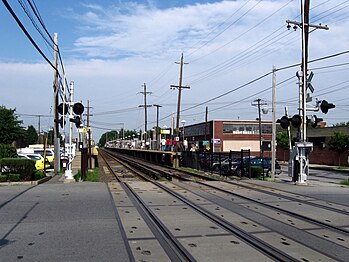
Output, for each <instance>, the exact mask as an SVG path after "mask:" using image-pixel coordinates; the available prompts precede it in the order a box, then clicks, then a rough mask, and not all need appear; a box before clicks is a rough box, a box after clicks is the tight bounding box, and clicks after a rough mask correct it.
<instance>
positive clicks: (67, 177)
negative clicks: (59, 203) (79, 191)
mask: <svg viewBox="0 0 349 262" xmlns="http://www.w3.org/2000/svg"><path fill="white" fill-rule="evenodd" d="M73 182H75V179H74V177H73V173H72V171H71V170H65V173H64V183H73Z"/></svg>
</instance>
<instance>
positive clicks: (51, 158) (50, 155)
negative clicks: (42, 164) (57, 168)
mask: <svg viewBox="0 0 349 262" xmlns="http://www.w3.org/2000/svg"><path fill="white" fill-rule="evenodd" d="M34 154H40V155H41V156H42V157H44V149H34ZM46 159H47V160H48V162H49V163H50V167H53V166H54V161H55V155H54V153H53V150H52V149H46Z"/></svg>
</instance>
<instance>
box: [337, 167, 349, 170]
mask: <svg viewBox="0 0 349 262" xmlns="http://www.w3.org/2000/svg"><path fill="white" fill-rule="evenodd" d="M337 170H348V167H347V166H339V167H337Z"/></svg>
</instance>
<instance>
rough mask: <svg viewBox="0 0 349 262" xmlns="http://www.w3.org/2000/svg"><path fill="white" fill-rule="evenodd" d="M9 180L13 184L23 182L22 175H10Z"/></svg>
mask: <svg viewBox="0 0 349 262" xmlns="http://www.w3.org/2000/svg"><path fill="white" fill-rule="evenodd" d="M8 180H10V181H11V182H18V181H20V180H21V175H20V174H8Z"/></svg>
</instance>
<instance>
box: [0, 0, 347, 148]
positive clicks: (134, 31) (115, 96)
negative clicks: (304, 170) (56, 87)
mask: <svg viewBox="0 0 349 262" xmlns="http://www.w3.org/2000/svg"><path fill="white" fill-rule="evenodd" d="M3 2H4V1H2V3H0V30H1V35H2V37H1V39H2V40H1V42H0V47H1V48H0V90H1V96H0V105H3V106H5V107H6V108H11V109H16V113H17V114H18V116H19V119H20V120H22V121H23V126H24V127H27V126H28V125H33V126H34V127H35V128H38V125H39V124H38V123H39V119H40V129H41V131H47V130H49V129H50V128H52V126H53V97H54V93H53V77H54V70H53V68H52V67H51V65H50V64H49V63H48V62H47V61H46V60H45V59H44V57H43V56H42V55H41V54H40V53H39V52H38V51H37V50H36V49H35V47H34V46H33V45H32V43H31V42H30V41H29V40H28V37H27V36H26V35H25V34H24V33H23V31H22V30H21V28H20V27H19V26H18V24H17V23H16V21H15V19H14V18H13V17H12V16H11V14H10V12H9V11H8V10H7V9H6V7H5V5H4V3H3ZM5 2H6V1H5ZM8 2H9V5H10V6H11V8H12V9H13V12H14V13H15V14H16V16H17V17H18V19H19V20H20V21H21V23H22V24H23V25H24V27H25V28H26V30H27V31H28V32H29V35H30V36H31V37H32V39H33V40H34V41H35V43H36V44H37V46H38V47H39V48H40V50H41V51H42V53H43V54H44V55H45V57H46V58H48V60H49V61H50V62H51V63H53V49H52V41H51V39H50V38H53V34H54V33H55V32H56V33H57V34H58V46H59V50H60V55H61V58H62V64H63V66H64V72H65V75H66V80H67V83H68V84H69V83H71V82H72V81H73V82H74V88H75V90H74V98H75V99H74V100H75V101H77V102H78V101H81V102H82V103H83V104H84V105H85V107H86V106H87V101H88V100H89V103H90V114H91V127H92V135H93V137H94V139H95V140H96V141H97V142H98V140H99V138H100V136H101V134H103V133H105V132H107V131H110V130H120V129H121V128H123V127H124V128H125V129H128V130H133V129H135V130H137V131H138V130H140V129H142V130H144V107H140V106H142V105H144V95H143V94H142V93H141V92H143V91H144V84H145V85H146V87H147V92H150V93H149V94H148V95H147V97H146V99H147V104H148V105H153V104H158V105H161V106H162V107H161V108H160V110H159V112H160V121H159V126H160V127H163V126H165V125H166V126H171V123H172V116H171V115H174V117H176V113H177V96H178V90H177V89H175V90H172V89H171V88H170V86H171V85H178V84H179V72H180V70H179V69H180V67H179V64H178V62H179V61H180V59H181V54H183V57H184V62H185V64H184V65H183V83H182V84H183V85H185V86H188V87H190V88H186V89H182V97H181V113H180V120H181V121H182V120H185V125H191V124H195V123H200V122H203V121H204V120H205V110H206V107H208V120H214V119H219V120H255V119H256V118H257V117H258V108H257V107H256V106H254V104H255V103H254V101H255V100H256V99H262V100H263V101H264V102H265V105H264V106H263V107H264V108H268V109H270V110H269V113H268V114H263V115H262V120H271V118H272V114H271V105H272V104H271V102H272V87H271V86H272V74H271V72H272V68H273V66H275V67H276V68H277V69H278V70H277V72H276V82H277V89H276V105H277V108H276V113H277V118H281V117H282V116H283V115H284V112H285V107H287V108H288V113H289V115H294V114H297V113H298V96H299V95H298V92H299V88H298V84H297V83H298V79H297V77H296V72H297V71H299V70H300V67H299V65H298V64H299V63H300V61H301V57H302V55H301V29H300V28H297V30H294V29H293V28H292V27H293V25H292V27H291V29H290V30H288V29H287V23H286V20H292V21H300V19H301V18H300V8H301V1H300V0H258V1H257V0H236V1H215V0H211V1H207V0H206V1H205V0H197V1H190V0H185V1H183V0H182V1H174V0H173V1H171V0H169V1H168V0H167V1H164V0H148V1H136V0H134V1H120V0H119V1H116V0H115V1H113V0H98V1H97V0H81V1H79V0H75V1H71V0H59V1H58V0H50V1H39V0H35V1H34V0H30V1H29V0H18V1H8ZM29 3H31V4H32V5H33V6H36V10H38V14H39V15H40V17H41V20H42V21H43V24H44V25H45V28H46V29H47V31H48V33H49V35H47V34H46V32H45V30H44V29H43V28H42V27H41V25H40V23H39V21H38V20H37V19H36V17H35V15H34V12H33V11H32V10H31V9H30V5H29ZM310 7H311V10H310V23H311V24H312V25H319V24H322V25H327V26H328V27H329V30H323V29H317V30H312V31H311V33H310V36H309V61H310V63H309V70H311V71H312V72H313V73H314V77H313V79H312V85H313V87H314V89H315V91H314V93H312V94H310V96H311V97H312V102H310V103H308V106H307V108H309V109H311V108H314V107H315V101H316V99H319V100H327V101H328V102H330V103H334V104H335V105H336V108H335V109H332V110H330V111H329V113H328V114H326V115H325V114H323V113H322V112H321V111H319V112H312V111H309V112H308V114H316V115H317V116H318V117H320V118H323V119H324V121H326V122H327V124H328V125H329V126H331V125H333V124H336V123H339V122H348V121H349V116H348V110H349V104H348V99H349V92H348V88H349V84H348V83H349V74H348V73H349V64H346V63H348V60H349V54H348V53H346V51H348V43H349V41H348V40H349V39H348V38H349V32H348V31H349V12H348V10H349V1H344V0H317V1H315V0H313V1H311V5H310ZM27 14H29V17H30V18H29V17H28V15H27ZM33 22H34V23H33ZM34 25H35V26H34ZM36 28H38V29H39V30H36ZM39 32H40V33H39ZM44 39H46V40H47V41H46V42H45V40H44ZM59 72H60V75H61V76H63V73H62V68H61V66H60V67H59ZM147 111H148V129H150V128H152V127H154V126H155V125H156V108H155V107H148V108H147ZM85 112H86V109H85ZM39 115H40V118H39V117H38V116H39Z"/></svg>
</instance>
